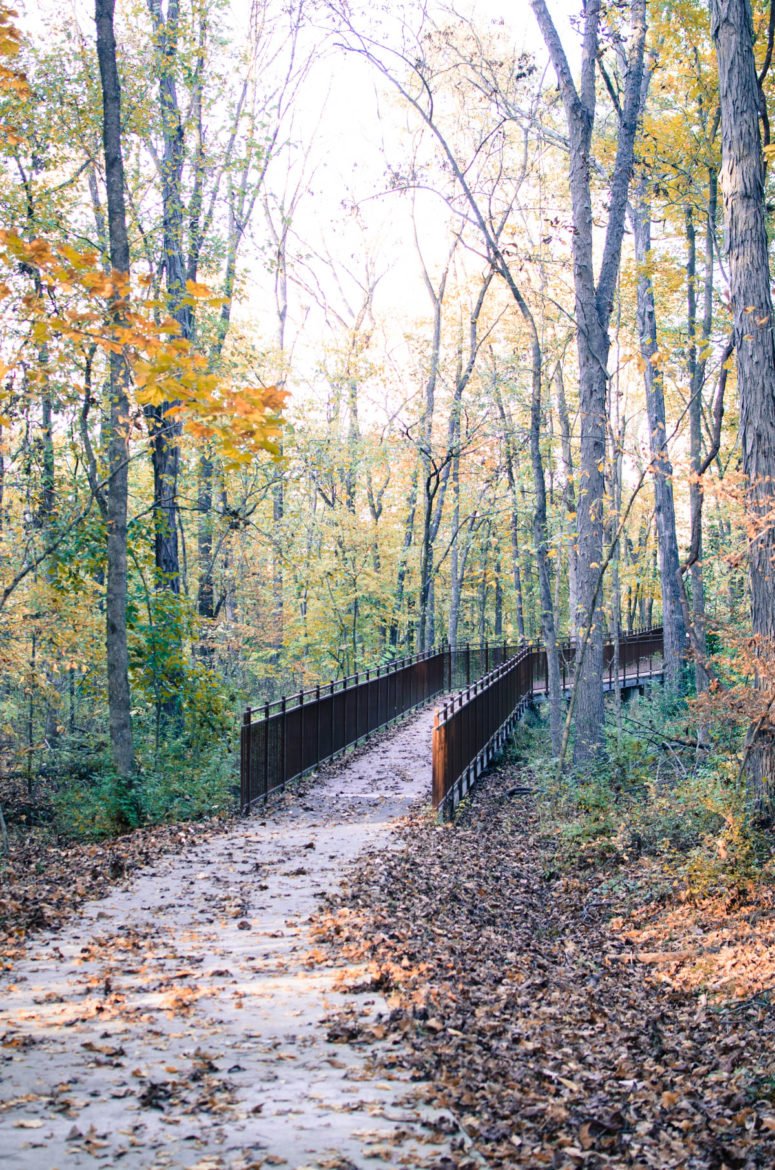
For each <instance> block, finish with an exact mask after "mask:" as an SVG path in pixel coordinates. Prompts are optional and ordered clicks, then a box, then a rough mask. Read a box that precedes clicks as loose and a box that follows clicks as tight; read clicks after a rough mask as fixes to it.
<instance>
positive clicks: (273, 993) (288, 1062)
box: [0, 710, 445, 1170]
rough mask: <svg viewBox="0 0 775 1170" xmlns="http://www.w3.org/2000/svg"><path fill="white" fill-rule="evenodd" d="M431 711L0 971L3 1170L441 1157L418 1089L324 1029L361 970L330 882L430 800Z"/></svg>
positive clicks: (336, 1168) (217, 1168)
mask: <svg viewBox="0 0 775 1170" xmlns="http://www.w3.org/2000/svg"><path fill="white" fill-rule="evenodd" d="M431 723H432V712H431V711H429V710H426V711H424V712H422V713H421V714H419V715H418V716H416V717H415V718H413V719H412V720H410V721H409V722H408V723H406V724H404V725H403V726H401V727H400V728H399V729H397V730H395V731H392V732H390V733H388V734H385V735H383V736H381V737H380V738H379V740H377V741H375V743H374V745H373V746H372V747H371V749H370V750H368V751H364V750H363V749H361V750H360V751H359V752H358V753H357V754H356V755H355V756H354V757H353V758H352V759H351V760H349V761H346V762H343V763H341V764H339V765H338V766H336V767H334V768H332V769H331V770H330V771H329V772H328V774H327V775H326V776H325V778H324V780H323V782H322V783H321V782H320V781H318V783H316V784H315V785H314V786H313V785H310V784H307V785H306V786H305V787H304V788H303V789H302V790H300V791H299V792H298V793H296V794H292V795H290V796H289V797H288V798H286V799H285V801H284V802H283V803H282V804H281V805H279V806H275V807H273V808H272V809H271V810H270V812H269V814H268V815H267V817H266V818H265V819H264V818H263V817H260V816H254V817H252V818H250V819H248V820H246V821H244V822H242V823H240V824H239V825H238V826H236V827H235V828H233V829H231V830H230V831H229V832H228V833H226V834H224V835H223V836H221V837H217V838H215V839H213V840H210V841H208V842H206V843H204V844H202V845H199V846H197V847H195V848H193V849H190V850H188V851H186V852H185V853H183V854H182V855H181V856H179V857H177V858H166V859H164V860H162V861H160V862H158V863H157V864H155V865H153V866H152V867H149V868H148V869H146V870H144V871H143V872H142V873H141V875H140V876H139V877H137V878H136V879H135V880H134V881H132V883H131V884H130V885H128V886H127V887H126V888H123V889H117V890H115V891H114V892H113V893H112V894H111V895H110V896H109V897H107V898H105V899H104V900H102V901H98V902H92V903H89V904H87V906H86V907H85V908H84V910H83V912H82V913H81V914H80V915H79V916H78V917H77V918H75V919H74V920H72V921H71V922H70V923H69V925H67V926H66V927H65V928H64V929H62V930H61V931H58V932H56V933H47V934H45V935H42V936H40V937H39V938H38V939H37V940H36V941H35V942H34V943H33V944H31V946H30V949H29V952H28V955H27V957H26V958H25V959H24V960H23V961H22V962H20V963H19V964H17V965H16V967H15V968H14V969H13V971H12V972H10V974H8V975H6V976H5V977H4V978H3V980H2V981H0V1003H1V1004H2V1008H1V1009H0V1165H2V1166H3V1167H4V1170H17V1168H18V1170H21V1168H24V1170H69V1168H73V1170H77V1168H81V1167H93V1166H95V1165H103V1166H113V1165H117V1166H121V1167H126V1168H127V1170H131V1168H138V1170H139V1168H142V1170H157V1168H158V1170H162V1168H163V1167H173V1168H175V1170H183V1168H187V1170H193V1168H194V1167H196V1168H198V1170H242V1168H248V1167H251V1168H252V1167H256V1168H257V1167H261V1166H283V1165H287V1166H289V1167H292V1168H293V1170H301V1168H302V1167H304V1168H306V1167H310V1168H312V1167H314V1168H319V1170H354V1168H355V1167H357V1168H359V1170H360V1168H361V1167H364V1166H369V1167H381V1166H410V1167H419V1166H422V1165H424V1164H425V1161H426V1159H427V1160H429V1161H431V1162H434V1161H435V1162H436V1163H438V1162H439V1159H440V1158H443V1155H444V1153H445V1147H444V1146H442V1145H439V1144H438V1141H439V1140H441V1139H439V1138H438V1137H434V1136H433V1134H432V1130H431V1129H430V1128H429V1127H428V1126H427V1125H426V1124H425V1123H426V1122H428V1121H431V1120H432V1117H431V1116H429V1115H428V1114H427V1113H426V1114H424V1115H423V1114H421V1113H420V1112H419V1111H418V1108H417V1107H412V1106H409V1105H407V1103H406V1100H405V1099H406V1097H407V1093H408V1091H409V1086H408V1084H407V1082H406V1081H405V1080H400V1079H399V1080H386V1079H384V1076H383V1074H376V1075H372V1074H371V1073H370V1071H369V1068H368V1065H367V1057H366V1055H365V1054H364V1053H361V1052H360V1051H359V1050H358V1049H357V1048H353V1047H351V1046H350V1045H345V1044H335V1043H331V1042H329V1040H328V1039H327V1027H326V1024H325V1022H324V1018H325V1017H326V1016H327V1015H328V1014H329V1013H331V1012H336V1011H338V1010H341V1008H342V1007H343V1004H344V997H343V995H342V993H341V992H340V991H339V990H338V986H339V984H340V982H341V981H342V978H343V976H344V977H345V978H346V980H347V981H348V982H351V981H352V980H353V979H354V978H356V977H357V971H356V969H354V968H347V969H345V968H342V967H339V968H333V967H330V966H321V965H320V964H319V963H317V964H316V961H315V958H316V956H315V954H314V952H315V942H314V939H313V938H312V937H311V935H310V931H309V919H310V916H311V915H312V914H313V913H314V911H315V910H316V908H317V907H318V905H319V902H320V897H321V895H322V894H324V893H326V892H330V891H333V890H335V889H336V888H337V887H338V886H339V884H340V882H341V881H342V879H343V877H344V875H345V873H346V870H347V867H348V865H349V864H350V863H351V862H352V861H353V860H354V859H355V858H356V857H357V856H358V854H359V853H360V852H361V851H362V850H363V849H364V848H366V847H374V846H375V845H377V846H380V847H382V846H383V845H384V846H385V847H388V848H389V847H390V845H391V833H392V830H393V828H394V826H395V823H396V821H397V820H398V819H399V818H401V817H402V816H403V815H404V814H405V813H406V811H407V809H408V807H409V805H410V804H411V803H413V802H416V801H418V800H423V799H427V798H428V796H429V793H430V739H431V737H430V727H431ZM305 789H306V790H305ZM318 957H319V958H322V953H321V954H320V955H319V956H318ZM360 998H361V1001H362V1006H363V1007H364V1008H366V1007H368V1008H370V1009H371V1010H372V1011H373V1012H375V1013H376V1012H378V1011H380V1010H384V1007H385V1004H384V1001H382V999H381V998H380V996H378V995H376V994H374V993H369V994H365V995H363V996H361V997H360ZM347 1003H348V1005H350V1004H352V996H351V995H350V996H348V997H347ZM377 1075H378V1076H379V1079H376V1076H377ZM442 1164H443V1162H442Z"/></svg>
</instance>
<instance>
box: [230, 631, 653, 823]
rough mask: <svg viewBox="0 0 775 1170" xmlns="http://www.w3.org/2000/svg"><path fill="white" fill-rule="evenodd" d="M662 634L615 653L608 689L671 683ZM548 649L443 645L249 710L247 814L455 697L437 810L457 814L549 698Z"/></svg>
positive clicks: (437, 776)
mask: <svg viewBox="0 0 775 1170" xmlns="http://www.w3.org/2000/svg"><path fill="white" fill-rule="evenodd" d="M559 653H560V672H561V678H562V686H563V691H564V692H565V693H566V694H567V693H568V692H569V691H570V688H571V684H572V682H573V676H574V669H575V647H574V646H573V645H572V644H571V643H570V642H566V643H564V644H562V645H561V646H560V647H559ZM662 656H663V638H662V629H661V627H657V628H654V629H649V630H639V631H638V632H637V633H633V634H626V635H624V636H623V637H621V638H620V640H619V653H618V672H617V671H616V659H617V656H616V655H615V653H614V645H613V643H608V644H607V645H606V647H605V659H604V662H605V672H606V673H605V678H604V685H605V686H606V689H608V690H612V689H613V688H614V687H615V686H616V684H617V681H618V685H619V687H620V688H621V689H622V690H631V689H632V688H633V687H641V686H643V685H644V684H645V683H647V682H651V681H653V680H655V679H661V678H662V670H663V666H662ZM547 690H548V672H547V663H546V651H545V650H544V649H543V647H541V646H525V645H522V646H510V645H508V644H507V643H503V644H502V645H489V644H488V645H484V646H471V645H464V646H457V647H452V646H442V647H441V648H440V649H437V650H429V651H426V652H425V653H421V654H414V655H412V656H411V657H406V658H400V659H398V660H397V661H395V662H391V663H390V664H389V665H387V666H378V667H376V669H374V670H367V671H365V672H360V673H358V674H354V675H351V676H349V677H348V678H343V679H339V680H336V681H331V682H329V683H325V684H322V685H318V686H315V687H313V688H311V689H308V690H300V691H297V692H296V693H295V694H293V695H286V696H285V697H284V698H282V699H278V700H276V701H275V702H273V703H265V704H264V705H263V706H261V707H259V708H256V709H255V710H254V709H252V708H250V707H248V708H247V710H246V711H245V715H244V717H243V723H242V729H241V737H240V802H241V807H242V811H243V812H245V813H247V812H248V811H249V810H250V809H251V808H252V806H253V805H255V804H256V803H257V802H258V801H260V800H266V799H267V798H268V797H269V796H270V795H271V794H272V793H273V792H275V791H277V789H280V788H282V787H283V786H284V785H285V784H288V783H289V782H290V781H291V780H295V779H297V778H298V777H300V776H303V775H304V774H305V773H306V772H311V771H313V770H314V769H315V768H317V767H318V766H319V765H320V764H323V763H326V761H328V760H331V759H333V758H334V757H335V756H337V755H339V754H340V753H341V752H343V751H344V750H345V749H346V748H348V747H351V746H353V745H354V744H356V743H358V742H359V741H360V740H362V739H365V738H366V737H367V736H368V735H370V734H371V732H373V731H377V730H378V729H379V728H382V727H386V726H388V724H390V723H393V722H394V721H395V720H397V719H400V718H401V717H402V716H404V715H406V714H408V713H409V712H410V711H413V710H414V709H415V708H416V707H419V706H422V705H423V704H424V703H427V702H428V701H429V700H430V699H432V698H434V697H436V696H438V695H450V693H451V698H447V699H446V701H445V703H444V705H443V707H442V708H441V709H440V710H439V711H438V712H437V713H436V719H435V722H434V727H433V785H432V803H433V808H434V809H435V810H436V811H437V812H438V813H439V814H440V815H446V816H449V815H451V814H452V813H453V812H454V810H455V808H456V806H457V804H458V803H459V801H460V800H461V799H462V797H463V796H464V795H465V794H466V792H468V790H469V789H470V787H471V785H472V784H473V783H474V782H475V780H476V779H477V778H478V777H479V776H480V775H481V773H482V772H483V771H484V769H485V768H486V767H487V766H488V764H490V762H491V761H492V759H493V758H494V756H495V755H496V753H497V752H498V751H499V750H500V749H501V747H502V746H503V744H504V743H505V742H506V740H507V739H508V738H509V736H510V735H511V733H512V731H513V729H514V727H515V725H516V724H517V722H518V721H519V719H520V718H521V717H522V715H523V714H524V712H525V710H526V709H527V707H528V706H529V705H530V704H531V703H532V702H535V701H536V700H537V699H541V698H543V697H545V696H546V693H547Z"/></svg>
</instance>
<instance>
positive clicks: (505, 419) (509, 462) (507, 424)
mask: <svg viewBox="0 0 775 1170" xmlns="http://www.w3.org/2000/svg"><path fill="white" fill-rule="evenodd" d="M493 392H494V395H495V405H496V406H497V408H498V414H499V415H500V419H501V440H502V442H503V459H504V463H505V467H506V482H507V483H508V485H509V495H510V496H511V506H510V508H509V535H510V536H511V571H512V575H513V577H514V606H515V616H516V619H517V635H518V636H519V639H520V641H524V638H525V608H524V599H523V596H522V550H521V548H520V544H519V511H520V508H519V491H518V488H517V479H516V475H515V474H514V465H515V457H514V447H513V425H512V421H511V418H510V416H509V413H508V411H507V409H506V404H505V402H504V401H503V394H502V393H501V389H500V385H499V383H498V377H497V373H495V374H494V375H493Z"/></svg>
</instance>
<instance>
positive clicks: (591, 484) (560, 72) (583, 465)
mask: <svg viewBox="0 0 775 1170" xmlns="http://www.w3.org/2000/svg"><path fill="white" fill-rule="evenodd" d="M530 2H531V7H532V9H533V12H534V13H535V16H536V20H537V22H538V26H539V28H540V30H541V34H542V36H543V39H544V42H545V44H546V47H547V49H548V50H549V54H550V57H551V59H552V63H553V65H554V69H555V73H556V75H557V81H558V84H559V88H560V94H561V96H562V100H563V105H564V107H565V116H566V121H567V126H568V138H569V147H570V166H569V180H570V191H571V203H572V208H573V281H574V288H575V299H576V342H577V348H578V359H579V404H580V410H581V435H580V443H581V458H580V463H579V491H578V505H579V506H578V535H579V543H578V558H579V562H578V563H579V569H578V585H579V618H578V625H579V632H580V633H581V634H582V635H583V634H584V633H586V632H587V631H589V639H588V642H587V646H586V651H585V653H584V655H583V658H582V661H581V664H580V669H579V671H578V676H577V679H576V686H577V688H578V693H577V697H576V705H575V729H576V739H575V748H574V758H575V760H576V762H577V763H585V762H586V761H587V760H589V759H590V758H591V757H593V756H594V755H595V753H596V751H597V749H598V748H599V746H600V744H601V743H602V738H603V729H604V722H605V720H604V715H605V709H604V703H603V614H602V606H601V602H602V580H601V572H602V568H601V566H602V564H603V492H604V477H603V467H604V464H605V432H606V390H607V385H608V354H609V349H610V336H609V323H610V318H611V310H612V306H613V297H614V290H615V287H616V279H617V275H618V271H619V263H620V259H621V245H622V237H623V234H624V221H625V215H626V210H627V192H628V189H629V184H630V177H631V175H632V168H633V157H634V144H635V133H636V129H637V123H638V116H639V111H640V102H641V83H642V77H643V55H644V47H645V40H646V13H645V0H631V3H630V6H629V7H630V13H631V26H632V27H631V37H630V45H629V50H628V59H627V72H626V77H625V82H624V93H623V95H622V98H621V102H620V105H619V108H618V110H617V113H618V115H619V135H618V142H617V148H616V159H615V163H614V171H613V177H612V181H611V187H610V198H609V206H608V210H607V227H606V232H605V240H604V243H603V254H602V260H601V265H600V273H599V276H598V278H597V281H596V280H595V270H594V260H593V215H592V189H591V159H592V131H593V129H594V124H595V75H596V70H597V62H598V55H599V51H600V43H599V26H600V17H601V0H588V2H587V4H586V5H585V8H584V15H583V17H582V20H583V30H584V31H583V38H584V43H583V51H582V65H581V84H580V88H579V89H577V88H576V84H575V82H574V80H573V75H572V73H571V70H570V66H569V65H568V60H567V57H566V55H565V51H564V49H563V47H562V43H561V41H560V38H559V36H558V34H557V30H556V28H555V26H554V23H553V21H552V18H551V16H550V15H549V10H548V8H547V5H546V2H545V0H530Z"/></svg>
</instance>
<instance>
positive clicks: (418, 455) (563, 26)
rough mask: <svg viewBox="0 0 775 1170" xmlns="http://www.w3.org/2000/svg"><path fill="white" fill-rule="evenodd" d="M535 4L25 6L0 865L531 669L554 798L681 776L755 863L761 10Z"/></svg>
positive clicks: (103, 2)
mask: <svg viewBox="0 0 775 1170" xmlns="http://www.w3.org/2000/svg"><path fill="white" fill-rule="evenodd" d="M530 8H531V12H530V13H529V14H528V13H527V12H526V13H525V21H524V22H522V21H520V22H515V21H514V19H513V18H512V16H509V15H508V14H507V13H506V11H505V9H504V11H503V12H501V11H499V10H498V8H497V5H496V6H495V7H494V8H489V7H488V8H484V7H482V6H480V7H479V8H473V9H471V10H461V11H460V12H456V11H454V10H453V9H452V8H445V7H444V6H443V5H434V4H430V3H427V4H426V3H423V4H415V3H409V4H400V3H397V4H392V3H391V4H390V5H389V6H388V7H387V8H386V9H385V10H384V11H378V12H372V11H369V10H367V9H366V8H365V7H364V9H363V10H362V11H360V10H357V9H356V8H355V7H351V6H349V5H338V4H337V3H335V2H333V0H332V2H331V3H322V2H319V3H312V2H311V0H289V2H285V3H279V2H277V0H251V2H250V3H248V2H247V0H244V2H243V0H237V2H233V3H227V2H226V0H223V2H222V3H215V4H213V3H209V2H205V0H183V2H181V0H167V3H166V4H165V3H163V2H162V0H147V3H142V2H139V0H138V2H137V3H135V2H134V0H127V2H126V3H123V2H122V3H120V4H119V5H117V6H116V5H114V3H113V2H112V0H98V3H97V4H96V9H95V13H94V14H93V13H92V12H91V11H87V10H86V9H84V10H83V11H81V9H80V8H79V7H78V6H75V7H74V8H73V9H67V10H66V11H65V10H60V9H58V8H57V7H56V6H54V5H47V4H45V3H43V0H41V4H40V6H35V5H29V6H25V7H24V8H23V9H22V10H20V11H19V12H15V11H13V10H11V9H10V8H8V7H4V8H3V10H2V21H1V24H0V33H1V38H0V52H2V62H3V63H2V72H1V73H0V132H1V135H2V202H1V204H0V219H1V220H2V226H1V228H0V233H1V234H0V264H1V265H2V274H0V275H1V276H2V282H1V283H0V296H1V297H2V315H3V342H2V391H1V392H0V399H1V405H0V541H1V542H2V561H1V564H2V568H1V569H0V572H1V573H2V580H1V582H0V584H1V585H2V591H1V594H0V596H1V597H2V601H1V606H2V608H1V609H0V653H1V654H2V667H3V671H2V684H1V689H0V755H1V757H2V771H3V779H2V791H0V796H1V797H2V800H1V801H0V807H2V808H3V810H4V816H3V833H4V841H5V847H6V848H7V841H8V834H9V832H11V833H12V834H14V833H18V832H22V833H23V832H25V831H26V830H28V829H35V830H36V831H37V830H39V829H42V830H44V831H45V832H51V831H53V832H54V833H55V834H58V835H60V837H61V838H63V839H98V838H100V837H105V836H110V835H112V834H115V833H118V832H121V831H123V830H125V829H127V828H132V827H135V826H137V825H140V824H142V823H147V822H157V821H175V820H181V819H189V818H196V817H200V816H210V815H213V814H216V813H218V812H222V811H225V810H228V809H230V808H231V807H233V804H234V783H235V778H234V777H235V773H234V768H235V752H236V738H235V736H236V732H237V730H238V725H239V718H240V713H241V711H242V709H243V708H244V706H245V704H249V703H252V704H254V705H257V704H258V703H261V702H265V701H267V700H273V699H276V698H277V697H279V696H281V695H283V694H289V693H291V692H294V691H298V690H299V688H303V687H305V686H310V685H314V684H315V683H320V682H325V681H327V680H329V679H333V678H339V677H341V676H344V675H349V674H353V673H355V672H357V671H359V670H363V669H365V668H369V667H375V666H378V665H379V664H383V665H384V664H387V663H390V662H391V661H394V660H395V659H397V658H399V657H401V656H403V655H406V654H410V653H413V652H416V651H422V650H427V649H429V648H430V647H432V646H435V645H437V644H440V643H442V642H447V643H449V644H451V645H452V646H453V647H454V646H460V645H464V644H466V643H472V644H477V645H478V644H483V643H485V642H491V643H493V644H499V643H505V642H508V643H519V642H522V641H526V642H534V641H535V642H540V643H541V644H542V645H544V646H545V647H546V649H547V658H548V663H549V666H548V676H547V677H548V689H549V692H550V702H549V703H548V704H547V711H548V714H546V718H545V723H546V725H547V736H548V738H547V740H546V744H545V748H544V749H542V750H544V751H545V754H546V758H547V761H550V760H551V758H552V757H554V759H555V761H556V760H557V759H558V757H559V758H561V760H562V761H563V763H564V764H566V765H567V768H566V771H568V774H569V775H571V774H572V775H573V776H576V777H577V779H578V778H579V777H581V781H580V782H581V783H583V782H584V777H585V776H586V775H588V774H589V769H590V768H592V771H593V772H594V771H595V769H596V768H597V767H598V765H600V766H601V767H602V770H603V771H605V770H606V768H608V769H609V771H608V772H607V773H606V775H608V776H609V779H610V776H612V775H614V773H616V774H617V775H618V774H619V772H621V773H622V774H623V775H627V774H629V773H628V769H631V770H632V769H634V771H635V772H638V770H639V769H641V770H642V767H643V761H644V758H646V757H647V756H648V753H649V752H654V751H655V752H656V753H657V756H658V757H659V758H660V759H661V760H662V763H664V758H663V757H667V756H669V757H670V758H671V759H672V758H673V757H675V760H674V763H675V767H676V768H677V769H678V771H679V772H680V779H681V780H682V782H689V781H690V782H691V784H692V785H695V786H696V788H695V789H693V791H694V792H695V797H696V799H697V800H698V801H699V803H700V804H701V805H702V806H703V807H709V808H711V810H712V811H711V813H709V816H710V818H711V821H712V822H713V824H714V825H715V826H716V829H717V830H718V831H723V832H727V833H735V834H737V835H738V837H739V836H740V834H742V835H743V836H745V838H746V840H749V838H750V840H751V841H752V840H753V839H754V837H756V844H755V846H754V845H750V849H753V851H754V853H755V854H756V856H757V858H759V861H761V862H762V864H764V863H765V862H766V855H767V852H768V847H767V844H766V842H767V834H766V829H767V826H768V824H769V822H770V819H771V815H772V791H773V768H775V754H774V752H775V740H774V739H773V731H772V721H771V718H770V711H771V705H772V701H773V697H774V696H775V689H773V688H774V686H775V673H774V671H775V667H773V648H772V641H771V640H772V635H773V623H774V622H775V599H774V598H773V586H774V582H775V578H774V577H773V568H772V550H773V540H774V539H775V538H774V537H773V526H772V499H771V492H772V488H771V485H772V483H773V482H774V481H773V474H775V465H774V464H775V430H774V429H773V428H775V397H774V394H775V357H774V356H773V352H772V351H773V346H772V342H771V314H772V305H771V289H770V277H769V252H768V227H769V217H770V215H771V211H772V205H771V203H770V199H771V191H770V187H771V179H770V178H769V163H770V161H771V158H772V156H773V154H775V144H771V142H770V117H769V114H768V109H769V102H770V101H771V100H772V91H771V86H772V84H773V82H772V73H771V69H770V66H771V61H772V52H773V40H774V39H775V14H774V13H773V11H772V9H771V7H770V6H769V5H766V4H763V3H762V4H760V3H758V2H757V3H755V4H754V5H753V11H750V9H749V5H748V3H747V2H746V0H739V2H736V3H721V0H718V2H716V0H714V2H713V3H712V4H711V5H710V9H708V7H707V5H706V4H705V3H702V2H700V0H649V2H648V3H647V2H646V0H632V2H628V3H624V2H617V3H613V2H612V3H602V2H600V3H598V2H596V0H588V2H587V3H586V4H583V5H581V8H580V10H579V11H578V12H576V11H575V10H574V8H573V6H572V5H571V6H565V5H560V4H557V5H552V4H547V3H545V2H544V0H531V4H530ZM512 15H513V14H512ZM95 17H96V19H95ZM528 22H529V24H530V28H529V29H528V30H526V29H525V28H524V27H517V25H518V24H521V25H524V24H527V23H528ZM520 38H521V39H520ZM743 111H744V112H743ZM651 626H662V627H663V628H664V645H665V683H664V687H663V688H662V691H661V698H660V700H659V703H661V704H662V705H661V707H660V708H659V710H655V711H654V712H652V713H651V714H650V715H648V717H646V716H643V719H642V721H641V725H640V726H641V731H642V734H640V733H639V731H638V720H637V718H636V717H635V716H634V715H632V714H629V715H625V714H623V707H622V703H621V702H619V701H617V702H614V703H613V705H612V704H611V702H609V703H608V705H607V706H606V704H605V701H604V695H603V688H602V685H601V678H602V671H603V644H604V640H605V639H606V638H611V637H613V638H616V636H618V635H620V634H623V633H625V634H626V633H627V632H631V631H633V630H636V629H639V628H645V627H651ZM565 639H570V640H571V641H572V642H573V643H574V644H575V645H576V646H577V647H578V648H579V650H580V654H579V661H580V666H579V669H578V671H577V677H576V678H575V679H574V687H573V695H572V697H571V702H570V705H569V708H568V707H567V706H566V705H565V704H564V702H563V697H562V694H561V691H560V688H559V682H558V677H559V676H558V666H557V663H558V656H557V646H558V644H559V643H560V642H561V641H563V640H565ZM655 701H656V700H655ZM658 706H659V704H658ZM660 752H661V753H662V756H661V757H660V756H659V753H660ZM649 758H650V757H649ZM611 761H613V762H611ZM662 763H659V765H658V768H657V770H659V768H661V767H662ZM550 768H551V765H550V764H549V763H547V769H548V770H550ZM617 769H618V772H617ZM598 770H599V769H598ZM668 771H670V768H669V767H668ZM601 774H602V773H601ZM611 782H612V783H614V781H611ZM572 783H575V781H573V782H572ZM668 787H669V786H668ZM571 788H572V784H571ZM714 818H715V820H714ZM707 828H708V826H707V825H705V826H704V829H703V833H701V834H700V837H702V839H703V840H704V839H705V838H704V834H705V830H707ZM763 830H765V832H764V835H763V836H762V835H761V831H763ZM757 834H759V836H758V837H757V836H756V835H757ZM711 836H713V833H711ZM717 837H718V832H717V833H716V834H715V837H714V839H717ZM746 848H749V846H746ZM762 851H764V852H762Z"/></svg>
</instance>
